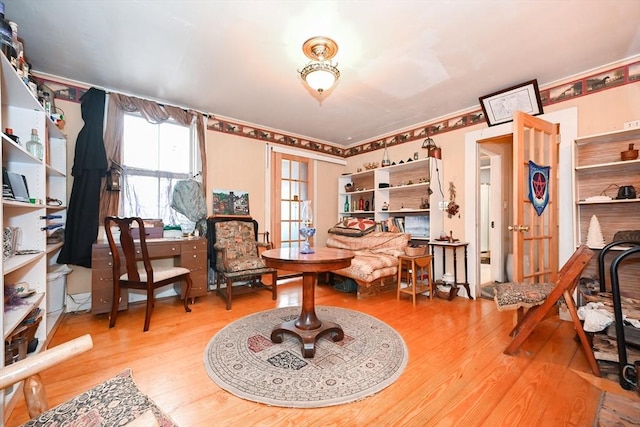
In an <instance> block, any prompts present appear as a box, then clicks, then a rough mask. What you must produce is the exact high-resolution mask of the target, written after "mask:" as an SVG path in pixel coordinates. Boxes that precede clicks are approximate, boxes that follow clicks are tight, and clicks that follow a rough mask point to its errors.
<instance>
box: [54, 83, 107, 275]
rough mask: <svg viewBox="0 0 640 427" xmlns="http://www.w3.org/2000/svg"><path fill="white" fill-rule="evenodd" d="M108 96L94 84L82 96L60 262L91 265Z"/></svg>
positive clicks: (104, 167)
mask: <svg viewBox="0 0 640 427" xmlns="http://www.w3.org/2000/svg"><path fill="white" fill-rule="evenodd" d="M105 96H106V95H105V92H104V91H102V90H100V89H96V88H91V89H89V90H88V91H87V92H86V93H85V94H84V95H82V97H81V98H80V101H82V106H81V109H82V119H83V120H84V127H83V128H82V130H81V131H80V133H79V134H78V140H77V141H76V150H75V155H74V159H73V168H72V169H71V174H72V175H73V178H74V179H73V188H72V189H71V199H70V200H69V206H68V207H67V224H66V227H65V236H64V244H63V246H62V250H61V251H60V255H59V256H58V261H57V262H58V264H74V265H80V266H82V267H88V268H91V245H92V244H93V243H94V242H95V241H96V239H97V238H98V225H99V224H98V217H99V210H100V185H101V183H102V177H104V176H105V174H106V172H107V168H108V162H107V155H106V152H105V148H104V139H103V137H102V135H103V126H104V108H105Z"/></svg>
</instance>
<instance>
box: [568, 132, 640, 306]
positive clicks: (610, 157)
mask: <svg viewBox="0 0 640 427" xmlns="http://www.w3.org/2000/svg"><path fill="white" fill-rule="evenodd" d="M630 143H634V145H635V147H636V148H640V129H630V130H624V131H615V132H608V133H603V134H598V135H591V136H585V137H580V138H577V139H576V140H575V144H574V147H573V159H574V170H573V182H574V190H575V193H574V200H575V208H574V209H575V212H574V213H575V218H576V221H575V224H576V230H575V236H576V242H575V244H576V245H579V244H582V243H586V242H587V235H588V230H589V223H590V222H591V218H592V217H593V216H594V215H595V216H596V218H597V219H598V222H599V223H600V228H601V231H602V234H603V237H604V243H605V244H607V243H610V242H612V241H613V237H614V235H615V233H616V232H618V231H624V230H640V198H638V196H640V159H636V160H627V161H623V160H621V156H620V153H621V152H622V151H625V150H627V149H628V147H629V144H630ZM623 185H631V186H633V187H635V189H636V198H634V199H617V198H616V197H617V195H618V187H619V186H623ZM600 248H601V247H592V249H596V250H597V249H600ZM616 249H617V250H624V248H612V250H614V251H615V250H616ZM618 253H619V252H618ZM614 254H615V252H614ZM611 258H613V255H611ZM608 261H609V262H610V261H611V260H608ZM596 264H597V260H594V261H592V262H591V263H590V265H589V267H588V269H587V271H586V273H585V274H587V275H588V274H595V273H596V271H597V268H596ZM627 264H628V265H627V266H625V268H622V269H620V271H619V272H620V283H621V285H623V284H625V283H630V284H634V283H635V286H633V285H632V286H631V288H629V287H627V291H630V292H631V293H632V294H633V295H636V297H640V282H639V281H638V280H637V278H638V276H639V275H640V262H628V263H627ZM606 271H607V274H606V275H607V276H608V275H609V269H608V267H607V270H606ZM606 279H607V280H606V281H607V284H608V283H609V281H608V277H607V278H606ZM627 286H629V285H627ZM636 288H637V289H636Z"/></svg>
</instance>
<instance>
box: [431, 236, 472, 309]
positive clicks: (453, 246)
mask: <svg viewBox="0 0 640 427" xmlns="http://www.w3.org/2000/svg"><path fill="white" fill-rule="evenodd" d="M429 246H431V255H434V260H433V263H435V248H436V247H439V248H442V273H443V274H444V272H445V271H446V267H447V253H446V252H447V249H450V250H451V251H453V277H454V279H453V282H454V286H455V287H458V286H464V289H465V290H466V291H467V297H468V298H469V299H470V300H472V299H473V297H472V296H471V289H470V286H469V279H468V277H469V276H468V270H467V246H469V243H468V242H446V241H438V240H434V241H432V242H429ZM458 248H464V282H458V256H457V255H458ZM434 269H435V266H434ZM455 295H456V293H452V296H451V297H450V298H449V299H450V300H451V299H453V298H454V297H455Z"/></svg>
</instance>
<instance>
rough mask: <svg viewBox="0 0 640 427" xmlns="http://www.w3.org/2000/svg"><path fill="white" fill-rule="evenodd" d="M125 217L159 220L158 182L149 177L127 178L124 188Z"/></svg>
mask: <svg viewBox="0 0 640 427" xmlns="http://www.w3.org/2000/svg"><path fill="white" fill-rule="evenodd" d="M124 190H125V191H124V197H123V199H124V206H123V208H124V215H125V216H139V217H142V218H159V215H158V180H157V179H156V178H154V177H148V176H131V175H129V176H126V177H125V188H124Z"/></svg>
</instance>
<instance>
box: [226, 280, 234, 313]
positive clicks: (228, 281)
mask: <svg viewBox="0 0 640 427" xmlns="http://www.w3.org/2000/svg"><path fill="white" fill-rule="evenodd" d="M232 292H233V282H232V281H231V279H229V278H227V310H231V294H232Z"/></svg>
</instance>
